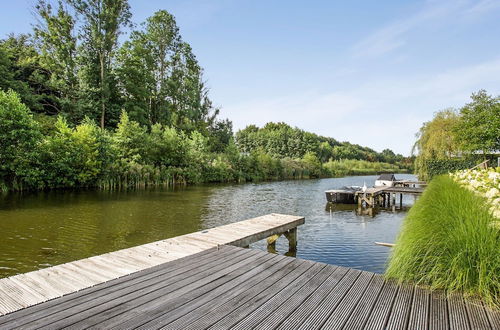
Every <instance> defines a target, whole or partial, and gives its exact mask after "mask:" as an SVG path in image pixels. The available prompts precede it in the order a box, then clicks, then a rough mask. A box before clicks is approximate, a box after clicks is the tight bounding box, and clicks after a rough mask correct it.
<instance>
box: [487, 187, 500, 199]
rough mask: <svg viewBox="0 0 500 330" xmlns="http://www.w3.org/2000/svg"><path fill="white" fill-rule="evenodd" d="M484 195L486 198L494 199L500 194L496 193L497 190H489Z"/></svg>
mask: <svg viewBox="0 0 500 330" xmlns="http://www.w3.org/2000/svg"><path fill="white" fill-rule="evenodd" d="M485 195H486V197H488V198H493V197H496V196H500V193H499V191H498V189H497V188H491V189H490V190H488V191H487V192H486V194H485Z"/></svg>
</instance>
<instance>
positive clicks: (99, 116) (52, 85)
mask: <svg viewBox="0 0 500 330" xmlns="http://www.w3.org/2000/svg"><path fill="white" fill-rule="evenodd" d="M53 3H55V2H51V1H45V0H39V1H37V3H36V5H35V15H36V16H37V23H36V25H35V26H34V30H33V33H32V34H29V35H28V34H21V35H10V36H8V37H7V38H5V39H3V40H0V73H1V74H0V125H1V127H0V146H1V148H0V157H1V162H0V188H1V190H4V191H5V190H24V189H50V188H63V187H100V188H106V189H114V188H121V187H140V186H146V185H170V184H177V183H197V182H242V181H254V180H275V179H302V178H315V177H322V176H338V175H347V174H375V173H378V172H382V171H391V172H403V171H406V170H407V169H408V168H409V167H410V166H411V162H410V161H409V160H408V159H405V158H404V157H403V156H401V155H396V154H394V152H392V151H391V150H388V149H387V150H384V151H383V152H381V153H378V152H376V151H374V150H372V149H370V148H366V147H362V146H359V145H354V144H350V143H348V142H338V141H336V140H335V139H333V138H326V137H322V136H318V135H316V134H313V133H309V132H305V131H303V130H300V129H298V128H293V127H290V126H289V125H287V124H284V123H268V124H267V125H265V126H264V127H263V128H257V127H256V126H253V125H251V126H248V127H247V128H245V129H243V130H241V131H239V132H237V133H236V135H235V134H233V130H232V123H231V121H229V120H227V119H221V118H219V110H218V109H217V108H216V107H214V106H213V104H212V101H211V100H210V97H209V91H208V88H207V86H206V84H205V82H204V78H203V69H202V68H201V66H200V64H199V63H198V61H197V59H196V56H195V55H194V54H193V51H192V48H191V46H190V45H189V44H188V43H187V42H186V41H185V40H184V39H183V38H182V37H181V35H180V32H179V28H178V27H177V24H176V22H175V19H174V17H173V16H172V15H171V14H170V13H168V12H167V11H165V10H160V11H158V12H156V13H154V14H153V15H152V16H151V17H149V18H148V19H146V21H145V22H143V23H142V24H140V25H135V24H133V22H132V16H131V12H130V7H129V4H128V2H127V1H126V0H118V1H97V2H96V1H86V0H71V1H70V0H62V1H59V2H57V3H56V4H55V5H53ZM125 34H127V35H125ZM120 40H123V42H122V43H120V42H119V41H120Z"/></svg>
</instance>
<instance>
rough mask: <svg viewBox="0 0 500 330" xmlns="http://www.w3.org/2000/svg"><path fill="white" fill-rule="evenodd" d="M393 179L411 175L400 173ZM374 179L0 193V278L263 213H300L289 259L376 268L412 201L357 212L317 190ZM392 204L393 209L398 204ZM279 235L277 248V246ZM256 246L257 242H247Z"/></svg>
mask: <svg viewBox="0 0 500 330" xmlns="http://www.w3.org/2000/svg"><path fill="white" fill-rule="evenodd" d="M397 177H398V179H399V178H401V179H415V178H414V177H413V176H412V175H405V174H401V175H398V176H397ZM375 179H376V176H355V177H344V178H332V179H318V180H302V181H281V182H264V183H256V184H240V185H200V186H188V187H176V188H175V189H145V190H129V191H114V192H107V191H95V190H80V191H50V192H37V193H23V194H7V195H4V196H1V197H0V277H6V276H11V275H15V274H18V273H24V272H28V271H32V270H36V269H39V268H45V267H49V266H52V265H57V264H60V263H64V262H68V261H72V260H78V259H82V258H86V257H90V256H93V255H98V254H102V253H106V252H110V251H115V250H119V249H123V248H127V247H131V246H135V245H140V244H145V243H149V242H152V241H156V240H160V239H165V238H169V237H174V236H178V235H183V234H187V233H190V232H194V231H198V230H202V229H207V228H211V227H215V226H219V225H223V224H227V223H230V222H234V221H239V220H245V219H248V218H252V217H256V216H260V215H264V214H268V213H284V214H294V215H301V216H304V217H305V218H306V223H305V224H304V225H302V226H300V227H299V230H298V247H297V252H296V255H297V257H299V258H303V259H309V260H314V261H321V262H325V263H329V264H334V265H341V266H347V267H353V268H357V269H362V270H367V271H372V272H378V273H382V272H384V270H385V267H386V262H387V258H388V256H389V253H390V249H389V248H387V247H383V246H378V245H375V244H374V242H375V241H382V242H394V241H395V239H396V236H397V234H398V232H399V228H400V225H401V222H402V219H403V218H404V216H405V214H406V212H407V209H408V207H409V206H411V205H412V204H413V201H414V197H412V196H408V197H405V198H404V199H403V208H402V209H401V210H399V209H397V210H392V209H379V210H376V211H375V212H374V214H371V215H370V214H368V213H370V212H368V211H365V212H364V213H365V215H362V214H359V213H358V212H357V211H356V207H355V206H347V205H343V206H342V205H334V206H331V205H328V204H327V203H326V198H325V194H324V191H325V190H328V189H334V188H339V187H341V186H344V185H359V186H362V185H363V183H364V182H366V184H367V185H368V186H371V185H373V183H374V181H375ZM398 208H399V207H398ZM287 246H288V243H287V241H286V239H285V238H283V237H282V238H280V239H279V240H278V244H277V251H278V253H285V252H287V251H286V250H287ZM252 247H253V248H258V249H266V244H265V242H259V243H255V244H254V245H252Z"/></svg>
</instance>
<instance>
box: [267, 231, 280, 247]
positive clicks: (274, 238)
mask: <svg viewBox="0 0 500 330" xmlns="http://www.w3.org/2000/svg"><path fill="white" fill-rule="evenodd" d="M280 236H281V234H276V235H273V236H269V237H268V238H267V246H268V247H269V246H272V247H274V248H275V247H276V241H277V240H278V238H280Z"/></svg>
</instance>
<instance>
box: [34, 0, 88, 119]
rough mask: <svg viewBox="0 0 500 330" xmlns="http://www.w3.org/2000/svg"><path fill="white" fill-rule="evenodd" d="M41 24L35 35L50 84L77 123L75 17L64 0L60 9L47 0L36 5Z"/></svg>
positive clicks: (37, 27) (35, 28)
mask: <svg viewBox="0 0 500 330" xmlns="http://www.w3.org/2000/svg"><path fill="white" fill-rule="evenodd" d="M35 8H36V14H37V17H38V24H36V25H35V26H34V32H35V38H36V40H37V41H38V43H37V45H38V49H39V51H40V55H41V60H40V61H41V63H42V65H43V66H44V67H45V68H47V70H49V72H50V80H49V83H50V84H51V86H52V87H53V88H55V89H57V90H58V91H59V93H60V103H61V107H62V110H63V112H65V113H67V114H69V115H70V117H71V118H72V120H73V121H74V122H76V121H77V120H79V119H81V118H79V116H78V114H77V113H76V112H77V107H76V104H77V102H76V101H77V91H78V80H77V65H76V46H77V38H76V36H75V34H74V27H75V23H76V22H75V18H74V17H73V16H72V15H71V14H70V13H69V12H68V10H67V9H66V7H65V6H64V4H63V2H62V0H59V1H58V3H57V9H56V10H55V11H54V10H53V7H52V5H51V4H50V3H48V2H47V1H46V0H39V1H38V4H37V5H36V6H35Z"/></svg>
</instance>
